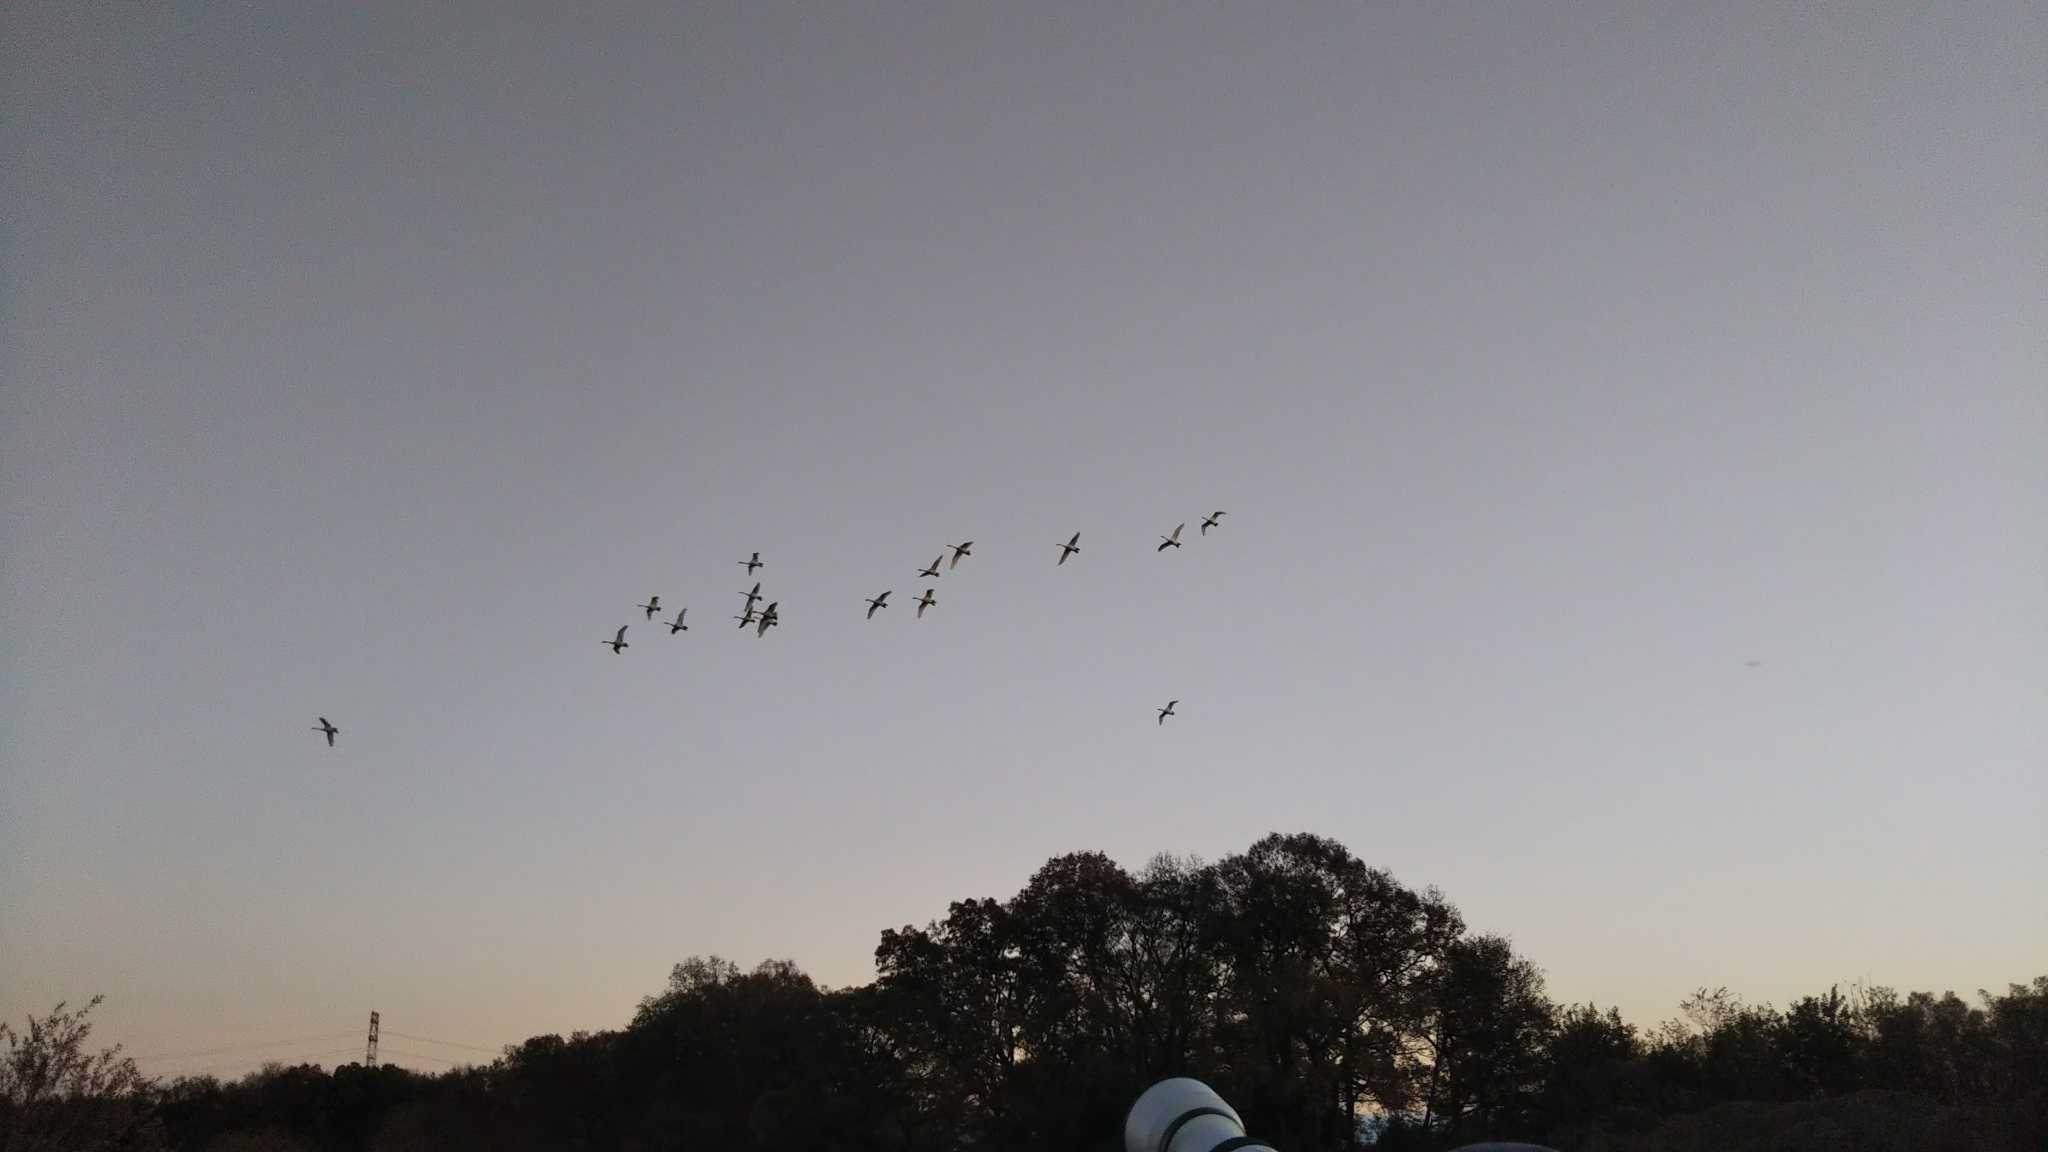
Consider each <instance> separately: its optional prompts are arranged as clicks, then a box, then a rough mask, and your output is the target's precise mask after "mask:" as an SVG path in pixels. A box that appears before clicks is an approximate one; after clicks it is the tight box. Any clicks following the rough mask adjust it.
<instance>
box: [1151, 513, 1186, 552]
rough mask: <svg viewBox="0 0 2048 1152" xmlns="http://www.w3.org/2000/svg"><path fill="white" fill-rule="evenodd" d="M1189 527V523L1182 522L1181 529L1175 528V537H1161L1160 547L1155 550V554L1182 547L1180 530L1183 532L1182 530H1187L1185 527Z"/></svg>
mask: <svg viewBox="0 0 2048 1152" xmlns="http://www.w3.org/2000/svg"><path fill="white" fill-rule="evenodd" d="M1187 526H1188V523H1187V521H1185V520H1183V521H1181V522H1180V527H1178V528H1175V529H1174V530H1173V535H1171V536H1161V537H1160V538H1159V547H1157V548H1155V549H1153V551H1155V552H1164V551H1166V550H1167V549H1168V548H1178V547H1180V530H1181V528H1185V527H1187Z"/></svg>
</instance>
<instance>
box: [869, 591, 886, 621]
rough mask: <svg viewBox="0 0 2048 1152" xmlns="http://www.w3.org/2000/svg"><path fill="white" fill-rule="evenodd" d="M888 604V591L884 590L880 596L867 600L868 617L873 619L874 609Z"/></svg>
mask: <svg viewBox="0 0 2048 1152" xmlns="http://www.w3.org/2000/svg"><path fill="white" fill-rule="evenodd" d="M888 606H889V593H887V592H884V593H882V594H881V595H880V596H877V597H875V598H874V599H872V600H870V601H868V619H870V620H873V619H874V618H875V609H877V608H887V607H888Z"/></svg>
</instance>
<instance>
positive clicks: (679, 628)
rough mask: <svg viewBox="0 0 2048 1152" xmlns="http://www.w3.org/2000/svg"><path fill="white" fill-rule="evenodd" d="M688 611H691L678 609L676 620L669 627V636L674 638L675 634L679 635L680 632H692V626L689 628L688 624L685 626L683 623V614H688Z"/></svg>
mask: <svg viewBox="0 0 2048 1152" xmlns="http://www.w3.org/2000/svg"><path fill="white" fill-rule="evenodd" d="M688 611H689V609H688V608H678V609H676V618H675V622H674V623H673V624H670V625H669V626H668V634H669V635H671V636H673V635H675V634H676V633H678V632H688V631H689V630H690V626H689V625H688V624H685V623H683V613H685V612H688Z"/></svg>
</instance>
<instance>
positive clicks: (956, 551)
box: [932, 540, 974, 572]
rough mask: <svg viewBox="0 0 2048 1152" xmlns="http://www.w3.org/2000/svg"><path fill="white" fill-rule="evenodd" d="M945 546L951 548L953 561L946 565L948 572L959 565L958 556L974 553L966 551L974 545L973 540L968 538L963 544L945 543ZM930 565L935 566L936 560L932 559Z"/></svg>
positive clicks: (936, 564)
mask: <svg viewBox="0 0 2048 1152" xmlns="http://www.w3.org/2000/svg"><path fill="white" fill-rule="evenodd" d="M946 547H948V548H951V549H952V550H953V561H952V563H950V564H947V565H946V571H948V572H951V571H952V570H953V569H955V568H958V567H959V566H960V558H961V557H962V556H972V555H974V553H972V552H970V551H968V549H970V548H972V547H974V541H972V540H969V541H968V542H967V543H965V544H948V545H946ZM932 565H933V567H937V566H938V561H936V560H934V561H932Z"/></svg>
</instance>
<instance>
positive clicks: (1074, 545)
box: [1060, 532, 1081, 564]
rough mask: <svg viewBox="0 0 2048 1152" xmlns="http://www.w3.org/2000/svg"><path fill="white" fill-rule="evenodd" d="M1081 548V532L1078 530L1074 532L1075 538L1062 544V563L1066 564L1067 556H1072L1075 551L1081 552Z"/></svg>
mask: <svg viewBox="0 0 2048 1152" xmlns="http://www.w3.org/2000/svg"><path fill="white" fill-rule="evenodd" d="M1080 550H1081V534H1080V533H1079V532H1076V533H1074V538H1073V539H1071V540H1069V541H1067V542H1066V543H1065V544H1062V545H1060V563H1061V564H1065V563H1066V562H1067V557H1069V556H1072V555H1073V554H1074V553H1076V552H1079V551H1080Z"/></svg>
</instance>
